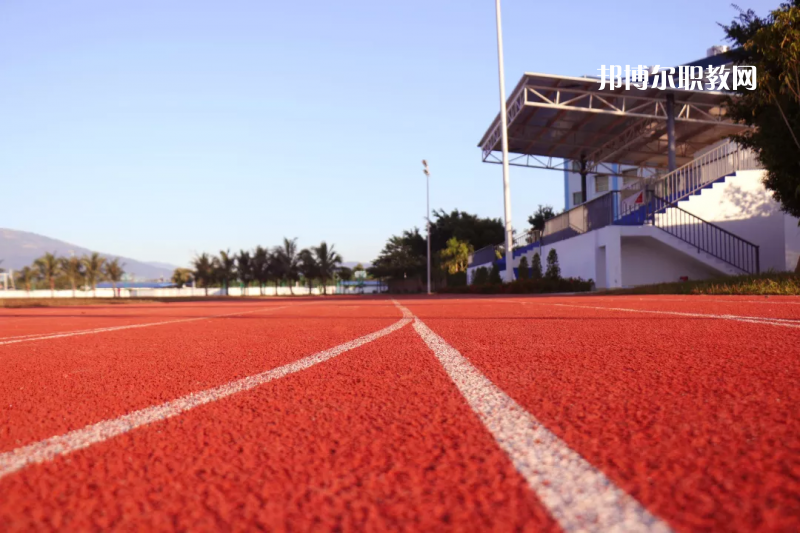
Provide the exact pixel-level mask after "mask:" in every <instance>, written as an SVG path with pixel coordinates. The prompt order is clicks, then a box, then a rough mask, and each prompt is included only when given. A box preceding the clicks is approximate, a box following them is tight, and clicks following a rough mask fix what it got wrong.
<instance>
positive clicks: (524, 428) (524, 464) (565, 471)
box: [395, 301, 671, 532]
mask: <svg viewBox="0 0 800 533" xmlns="http://www.w3.org/2000/svg"><path fill="white" fill-rule="evenodd" d="M395 305H397V306H398V307H400V309H401V310H403V312H404V316H406V313H408V315H409V316H413V315H411V313H410V312H409V311H408V310H407V309H406V308H405V307H403V306H401V305H400V304H399V303H398V302H396V301H395ZM414 329H415V330H416V332H417V333H418V334H419V336H420V337H422V339H423V341H425V344H427V345H428V347H429V348H430V349H431V350H432V351H433V353H434V354H435V355H436V357H437V358H438V359H439V362H440V363H441V364H442V366H443V367H444V369H445V371H446V372H447V374H448V375H449V376H450V379H452V380H453V383H455V385H456V387H458V390H459V391H460V392H461V394H462V395H463V396H464V398H465V399H466V400H467V403H468V404H469V406H470V407H471V408H472V410H473V411H474V412H475V414H476V415H477V416H478V418H479V419H480V421H481V422H482V423H483V425H484V426H485V427H486V429H488V430H489V432H490V433H491V434H492V436H493V437H494V439H495V441H497V444H498V445H499V446H500V448H501V449H502V450H503V451H504V452H505V453H506V455H507V456H508V457H509V459H511V462H512V463H513V464H514V467H515V468H516V469H517V471H518V472H519V473H520V474H522V476H523V477H524V478H525V479H526V480H527V482H528V485H529V486H530V487H531V489H532V490H533V491H534V492H535V493H536V495H537V496H538V498H539V500H540V501H541V502H542V504H544V506H545V507H546V508H547V510H548V511H549V512H550V514H551V515H552V516H553V518H555V519H556V521H558V523H559V525H560V526H561V528H562V529H564V531H567V532H578V531H614V532H632V531H634V532H638V531H642V532H645V531H647V532H654V531H655V532H669V531H671V529H670V527H669V526H668V525H667V524H666V523H664V522H663V521H661V520H660V519H658V518H657V517H655V516H653V515H652V514H650V513H649V512H648V511H647V510H646V509H645V508H644V507H643V506H642V505H641V504H640V503H639V502H638V501H636V499H634V498H633V497H632V496H630V495H629V494H627V493H626V492H625V491H623V490H622V489H620V488H619V487H617V486H616V485H614V483H613V482H612V481H611V480H610V479H608V478H607V477H606V476H605V475H604V474H603V473H602V472H600V471H599V470H597V469H596V468H595V467H593V466H592V465H591V464H590V463H589V462H587V461H586V460H585V459H584V458H583V457H581V456H580V455H579V454H578V453H576V452H575V451H573V450H572V449H570V448H569V446H567V445H566V443H564V442H563V441H562V440H560V439H559V438H558V437H556V436H555V435H554V434H553V433H551V432H550V431H549V430H548V429H547V428H545V427H544V426H543V425H542V424H541V423H540V422H539V421H538V420H537V419H536V418H535V417H534V416H533V415H531V414H530V413H528V412H527V411H525V409H523V408H522V407H521V406H520V405H519V404H518V403H517V402H515V401H514V400H513V399H512V398H511V397H510V396H508V395H507V394H506V393H505V392H503V391H502V390H501V389H500V388H498V387H497V386H496V385H495V384H494V383H492V382H491V380H489V378H487V377H486V376H484V375H483V374H482V373H481V372H480V370H478V369H477V368H476V367H475V366H473V365H472V364H471V363H470V362H469V361H468V360H467V359H466V358H465V357H464V356H463V355H461V354H460V353H459V352H458V350H456V349H455V348H453V347H452V346H450V345H449V344H448V343H447V342H446V341H445V340H444V339H442V338H441V337H440V336H438V335H437V334H436V333H434V332H433V331H432V330H431V329H430V328H428V326H426V325H425V323H423V322H422V321H421V320H420V319H419V318H416V317H415V319H414Z"/></svg>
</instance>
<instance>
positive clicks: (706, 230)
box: [645, 196, 761, 274]
mask: <svg viewBox="0 0 800 533" xmlns="http://www.w3.org/2000/svg"><path fill="white" fill-rule="evenodd" d="M645 209H647V210H648V211H650V214H651V216H649V217H647V220H649V222H650V224H652V225H653V226H655V227H656V228H658V229H661V230H663V231H666V232H667V233H669V234H670V235H672V236H673V237H677V238H678V239H680V240H682V241H684V242H686V243H689V244H691V245H692V246H694V247H696V248H697V249H698V250H702V251H704V252H705V253H707V254H709V255H712V256H714V257H716V258H717V259H719V260H721V261H724V262H726V263H728V264H729V265H733V266H734V267H736V268H738V269H739V270H741V271H743V272H746V273H748V274H758V273H759V272H760V271H761V265H760V262H759V248H758V246H757V245H755V244H753V243H751V242H750V241H747V240H745V239H742V238H741V237H739V236H738V235H734V234H733V233H731V232H730V231H727V230H724V229H722V228H721V227H719V226H717V225H716V224H712V223H711V222H708V221H706V220H703V219H702V218H700V217H698V216H696V215H693V214H691V213H690V212H688V211H685V210H683V209H681V208H680V207H678V206H676V205H675V204H674V203H670V202H667V201H666V200H664V199H663V198H660V197H658V196H655V197H654V198H653V201H652V202H648V203H647V205H646V207H645Z"/></svg>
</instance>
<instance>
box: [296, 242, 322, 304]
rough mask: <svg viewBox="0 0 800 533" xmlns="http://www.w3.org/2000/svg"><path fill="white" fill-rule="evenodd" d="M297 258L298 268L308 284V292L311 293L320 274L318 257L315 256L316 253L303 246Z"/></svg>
mask: <svg viewBox="0 0 800 533" xmlns="http://www.w3.org/2000/svg"><path fill="white" fill-rule="evenodd" d="M297 258H298V262H297V266H298V270H299V271H300V274H302V276H303V279H304V280H305V282H306V284H307V285H308V293H309V294H311V291H312V290H313V289H314V280H315V279H316V278H317V277H318V275H319V267H318V265H317V258H316V257H314V253H313V252H312V251H311V250H309V249H308V248H303V249H302V250H300V252H299V253H298V254H297Z"/></svg>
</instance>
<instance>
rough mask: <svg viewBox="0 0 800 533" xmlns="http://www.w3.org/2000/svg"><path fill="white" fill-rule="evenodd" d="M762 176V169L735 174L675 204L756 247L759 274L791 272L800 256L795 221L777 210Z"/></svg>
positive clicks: (776, 203)
mask: <svg viewBox="0 0 800 533" xmlns="http://www.w3.org/2000/svg"><path fill="white" fill-rule="evenodd" d="M763 177H764V171H763V170H748V171H743V172H737V173H736V174H735V175H734V176H730V177H728V178H725V181H723V182H718V183H715V184H714V185H713V186H712V187H711V188H708V189H704V190H703V191H702V193H701V194H699V195H695V196H690V197H689V198H688V199H686V200H684V201H681V202H679V204H678V205H679V207H681V208H682V209H684V210H686V211H688V212H690V213H692V214H693V215H696V216H698V217H700V218H702V219H704V220H707V221H708V222H713V223H714V224H716V225H717V226H720V227H721V228H723V229H725V230H727V231H730V232H731V233H733V234H734V235H738V236H739V237H741V238H743V239H745V240H748V241H750V242H752V243H753V244H756V245H758V246H759V253H760V258H761V271H762V272H765V271H767V270H770V269H772V270H778V271H783V270H794V269H795V266H796V265H797V257H798V254H800V233H799V232H798V231H797V219H796V218H794V217H790V216H788V215H786V214H785V213H784V212H782V211H781V210H780V204H778V202H776V201H775V200H774V199H773V198H772V193H770V192H769V191H767V190H766V189H765V188H764V185H763V184H762V179H763Z"/></svg>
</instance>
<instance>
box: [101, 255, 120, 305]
mask: <svg viewBox="0 0 800 533" xmlns="http://www.w3.org/2000/svg"><path fill="white" fill-rule="evenodd" d="M124 266H125V263H120V262H119V257H116V258H114V259H112V260H111V261H108V262H107V263H106V265H105V269H104V271H105V272H104V273H105V276H106V279H108V281H110V282H111V286H112V287H113V289H114V298H116V297H117V296H118V294H117V283H119V282H120V281H121V280H122V276H123V275H124V274H125V270H124V269H123V267H124Z"/></svg>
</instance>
